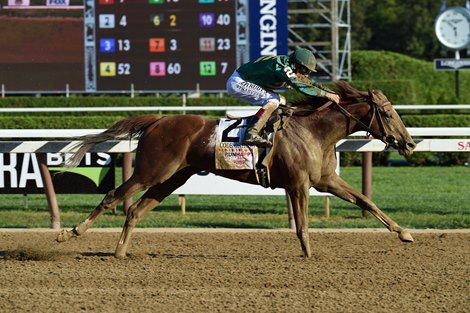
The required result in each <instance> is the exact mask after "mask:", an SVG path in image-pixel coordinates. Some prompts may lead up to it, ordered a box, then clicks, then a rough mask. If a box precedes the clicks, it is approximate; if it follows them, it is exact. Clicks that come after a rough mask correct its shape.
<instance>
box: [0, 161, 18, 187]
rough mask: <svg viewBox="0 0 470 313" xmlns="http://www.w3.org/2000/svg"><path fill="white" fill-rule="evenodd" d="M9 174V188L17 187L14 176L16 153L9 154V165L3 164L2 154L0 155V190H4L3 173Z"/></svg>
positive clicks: (15, 176) (16, 180)
mask: <svg viewBox="0 0 470 313" xmlns="http://www.w3.org/2000/svg"><path fill="white" fill-rule="evenodd" d="M7 172H8V173H10V184H9V185H10V186H11V187H12V188H17V187H18V179H17V175H16V153H11V154H10V163H9V164H5V160H4V157H3V153H0V188H5V173H7Z"/></svg>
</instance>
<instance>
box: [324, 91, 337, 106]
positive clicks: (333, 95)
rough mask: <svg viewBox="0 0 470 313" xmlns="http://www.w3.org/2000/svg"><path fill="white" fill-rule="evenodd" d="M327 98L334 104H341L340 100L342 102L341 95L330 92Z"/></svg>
mask: <svg viewBox="0 0 470 313" xmlns="http://www.w3.org/2000/svg"><path fill="white" fill-rule="evenodd" d="M326 97H327V98H328V99H329V100H331V101H333V102H336V103H339V100H340V98H339V95H337V94H335V93H331V92H329V93H327V94H326Z"/></svg>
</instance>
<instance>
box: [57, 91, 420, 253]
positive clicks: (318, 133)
mask: <svg viewBox="0 0 470 313" xmlns="http://www.w3.org/2000/svg"><path fill="white" fill-rule="evenodd" d="M336 87H337V89H338V92H339V93H340V95H341V103H339V104H331V105H329V106H327V107H326V108H324V109H322V110H318V107H319V106H322V104H323V103H318V102H319V101H321V100H319V99H315V98H306V99H304V100H302V101H299V102H295V103H293V104H292V108H293V109H294V114H293V115H292V116H291V118H290V120H289V122H288V123H287V125H286V126H285V127H284V128H283V129H282V130H280V131H278V133H277V135H276V138H275V142H274V146H273V158H272V166H271V169H270V170H271V175H270V177H271V181H270V184H271V185H270V187H272V188H284V189H285V190H286V192H287V194H288V195H289V197H288V198H290V201H291V204H292V208H293V212H294V219H295V225H296V233H297V237H298V239H299V240H300V244H301V247H302V251H303V254H304V256H306V257H310V256H311V255H312V252H311V249H310V242H309V233H308V201H309V189H310V188H311V187H314V188H315V189H317V190H318V191H322V192H329V193H331V194H334V195H336V196H338V197H339V198H341V199H343V200H345V201H349V202H352V203H354V204H356V205H357V206H359V207H360V208H362V209H363V210H367V211H369V212H370V213H371V214H372V215H374V216H375V217H376V218H377V219H379V220H380V221H381V222H382V223H383V224H384V225H385V227H387V228H388V229H389V230H390V231H391V232H396V233H398V236H399V238H400V239H401V240H402V241H404V242H412V241H413V238H412V237H411V235H410V233H409V232H408V231H407V230H405V229H403V228H401V227H400V226H399V225H398V224H397V223H395V222H394V221H393V220H392V219H391V218H390V217H388V216H387V215H385V214H384V213H383V212H382V211H381V210H380V209H379V208H378V207H377V206H376V205H375V204H374V203H373V202H372V201H371V200H370V199H368V198H367V197H365V196H364V195H362V194H361V193H360V192H358V191H356V190H355V189H353V188H352V187H351V186H350V185H349V184H348V183H346V182H345V181H344V180H343V179H342V178H341V177H339V176H338V175H337V174H336V172H335V169H336V162H337V161H336V156H335V145H336V143H337V142H338V141H339V140H341V139H343V138H345V137H346V136H348V135H349V134H351V133H354V132H356V131H359V130H366V131H367V132H369V133H370V134H371V135H373V136H374V137H375V138H377V139H380V140H382V141H383V142H385V143H386V144H387V146H392V147H393V148H395V149H396V150H398V151H399V152H400V153H401V154H403V155H409V154H411V153H412V151H413V149H414V148H415V147H416V145H415V143H414V142H413V140H412V138H411V136H410V134H409V133H408V131H407V130H406V128H405V126H404V124H403V122H402V120H401V119H400V117H399V115H398V114H397V112H396V111H395V109H394V108H393V106H392V104H391V103H390V101H389V100H388V99H387V97H386V96H385V95H384V94H383V93H382V92H381V91H379V90H377V91H369V93H367V92H361V91H358V90H356V89H354V88H353V87H351V86H350V85H349V84H348V83H346V82H338V83H337V84H336ZM323 107H325V106H322V108H323ZM315 108H317V109H315ZM296 111H297V113H296ZM217 125H218V124H217V121H215V120H209V119H207V118H205V117H202V116H197V115H180V116H154V115H148V116H137V117H129V118H126V119H123V120H121V121H119V122H117V123H116V124H115V125H113V126H112V127H111V128H109V129H108V130H106V131H104V132H103V133H101V134H95V135H89V136H84V137H81V138H80V139H81V140H82V141H81V143H80V144H79V149H78V150H77V151H76V153H75V154H74V156H73V157H72V159H71V165H72V166H74V165H76V164H77V163H78V162H79V161H80V160H81V159H82V158H83V156H84V154H85V153H86V152H87V151H88V150H90V149H91V148H92V147H93V146H94V145H95V144H97V143H101V142H105V141H108V140H113V139H122V138H129V137H130V136H133V135H138V136H139V142H138V146H137V151H136V156H135V169H134V173H133V174H132V176H131V177H130V178H129V179H128V180H127V181H126V182H124V183H123V184H122V185H121V186H119V187H118V188H116V189H114V190H111V191H109V192H108V193H107V194H106V196H105V197H104V199H103V200H102V201H101V203H100V204H99V205H98V206H97V207H96V208H95V209H94V210H93V212H92V213H91V214H90V215H89V216H88V217H87V218H86V219H85V221H83V222H82V223H80V224H79V225H77V226H75V227H74V228H73V229H71V230H62V231H61V233H60V234H59V235H58V237H57V241H59V242H62V241H66V240H69V239H70V238H72V237H74V236H79V235H82V234H83V233H84V232H85V231H86V230H87V229H88V228H89V227H90V226H91V225H92V224H93V222H94V221H95V220H96V218H97V217H98V216H100V215H101V214H102V213H103V212H105V211H107V210H109V209H111V208H114V207H116V206H117V205H118V204H119V203H121V202H122V201H124V200H125V199H127V198H129V197H132V196H133V195H135V194H136V193H138V192H140V191H143V190H146V189H147V191H146V192H145V193H144V195H143V196H142V197H141V198H140V199H138V200H137V201H136V202H134V203H133V204H132V205H131V206H130V207H129V209H128V210H127V216H126V221H125V224H124V227H123V230H122V234H121V237H120V239H119V242H118V244H117V248H116V251H115V256H116V257H120V258H122V257H125V256H126V251H127V249H128V246H129V242H130V238H131V234H132V231H133V230H134V228H135V227H136V224H137V222H138V221H139V220H141V219H142V218H143V217H144V215H145V213H147V212H148V211H150V210H152V209H153V208H155V207H156V206H158V204H159V203H160V202H162V201H163V199H165V198H166V197H167V196H168V195H170V194H171V193H172V192H173V191H174V190H176V189H177V188H178V187H180V186H182V185H183V184H184V183H185V182H186V181H187V180H188V179H189V178H190V177H191V176H192V175H194V174H196V173H197V172H200V171H202V170H205V171H210V172H212V173H215V174H216V175H220V176H223V177H227V178H230V179H235V180H238V181H241V182H246V183H251V184H257V179H256V176H255V172H254V171H253V170H217V169H216V168H215V152H214V151H215V144H214V142H215V132H216V128H217V127H218V126H217Z"/></svg>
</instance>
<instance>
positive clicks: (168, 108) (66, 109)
mask: <svg viewBox="0 0 470 313" xmlns="http://www.w3.org/2000/svg"><path fill="white" fill-rule="evenodd" d="M394 108H395V109H396V110H459V109H460V110H468V109H470V104H410V105H394ZM257 109H259V108H258V107H256V106H132V107H130V106H126V107H57V108H0V113H41V112H43V113H52V112H64V113H65V112H138V111H155V112H159V111H256V110H257Z"/></svg>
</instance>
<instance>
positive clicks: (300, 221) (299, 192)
mask: <svg viewBox="0 0 470 313" xmlns="http://www.w3.org/2000/svg"><path fill="white" fill-rule="evenodd" d="M288 194H289V197H288V199H290V201H291V204H292V211H293V213H294V219H295V227H296V232H297V238H299V240H300V245H301V246H302V251H303V253H304V256H305V257H308V258H309V257H311V256H312V250H311V249H310V239H309V235H308V197H309V193H308V188H299V189H294V190H290V191H288Z"/></svg>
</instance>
